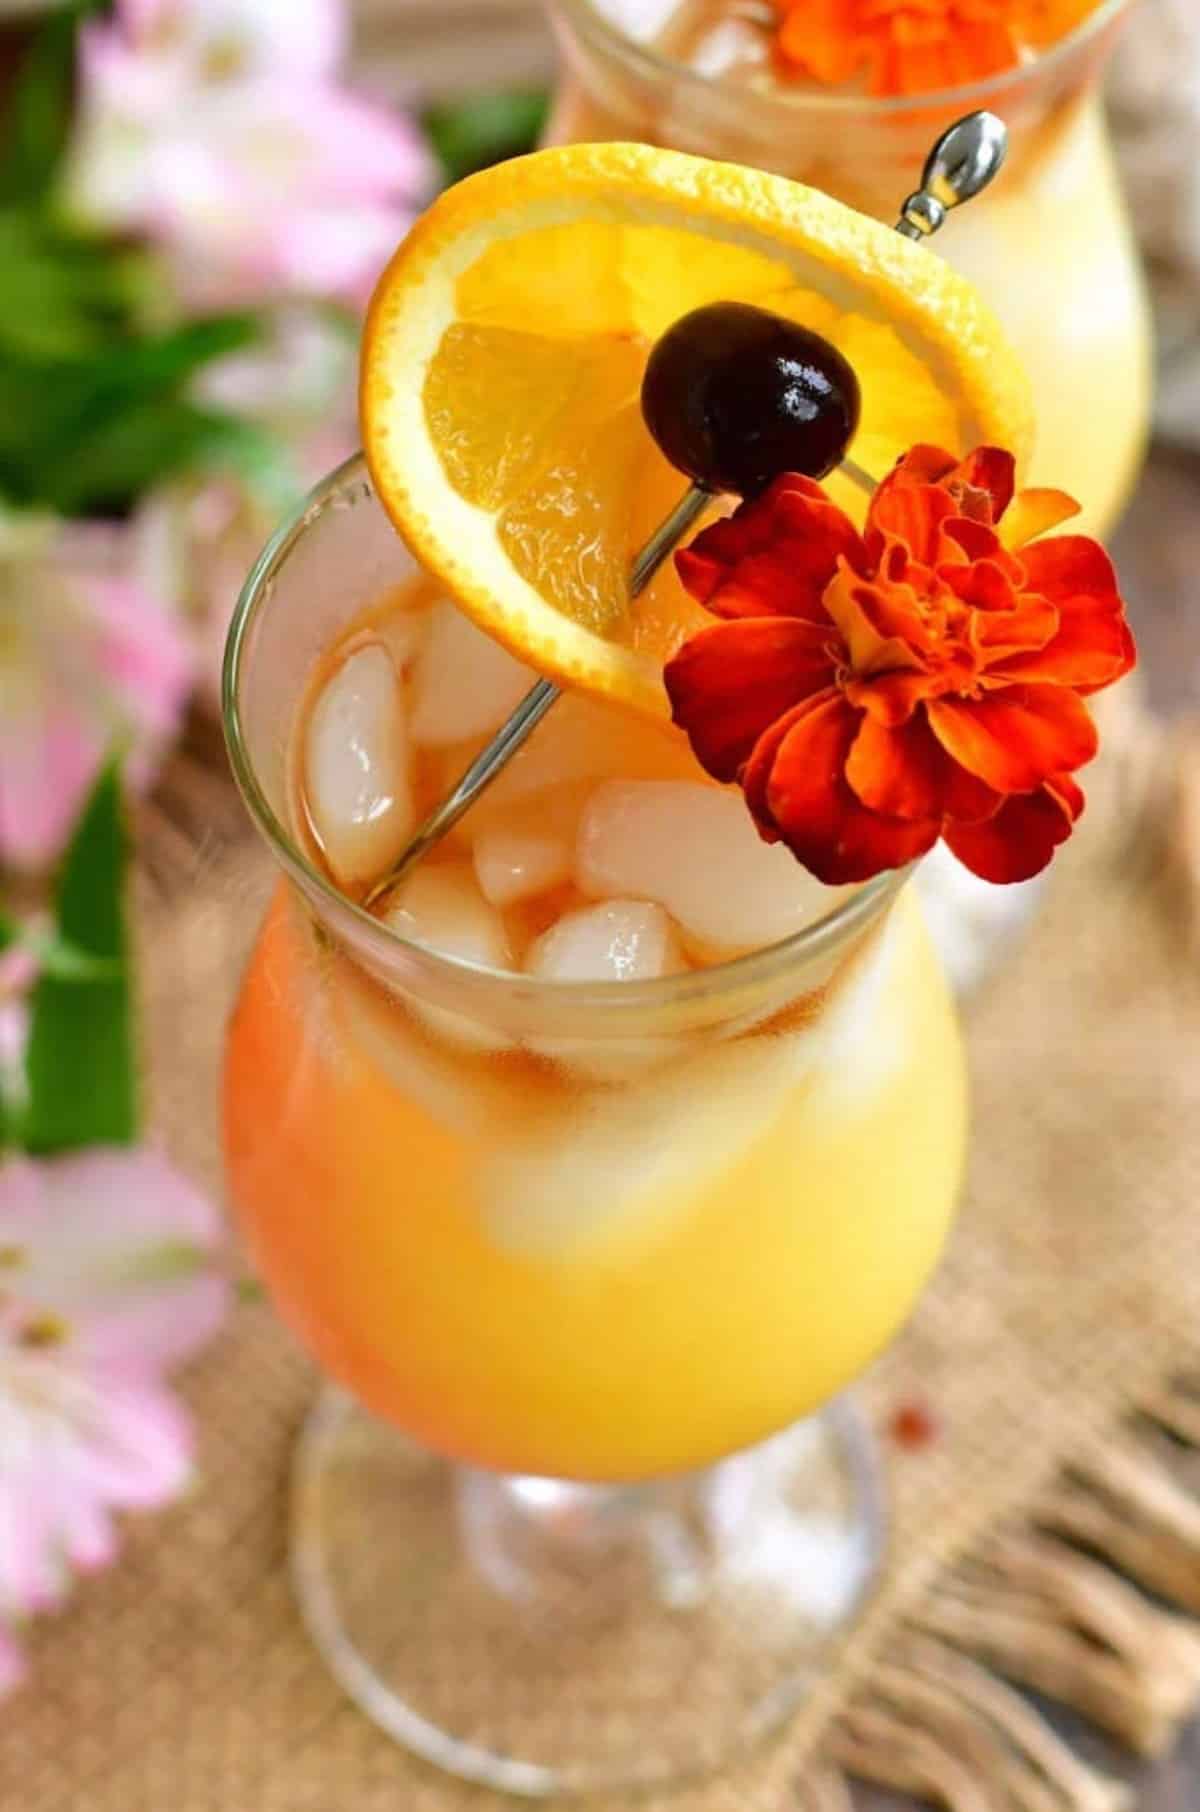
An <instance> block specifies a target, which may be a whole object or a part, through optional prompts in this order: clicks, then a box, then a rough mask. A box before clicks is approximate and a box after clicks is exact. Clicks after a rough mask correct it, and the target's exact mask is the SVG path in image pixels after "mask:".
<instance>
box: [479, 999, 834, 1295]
mask: <svg viewBox="0 0 1200 1812" xmlns="http://www.w3.org/2000/svg"><path fill="white" fill-rule="evenodd" d="M813 1053H814V1042H813V1039H812V1036H811V1034H810V1033H808V1032H806V1031H801V1032H795V1033H791V1034H789V1035H787V1036H785V1037H778V1038H751V1039H747V1040H744V1041H741V1042H739V1043H738V1044H736V1045H721V1046H717V1047H716V1048H709V1049H707V1050H701V1051H700V1052H698V1053H697V1054H696V1055H695V1056H690V1057H685V1059H684V1060H683V1061H682V1062H678V1063H676V1064H674V1065H673V1066H672V1067H671V1068H670V1069H669V1070H667V1071H666V1072H665V1073H664V1074H663V1075H661V1076H651V1077H649V1078H645V1079H642V1080H639V1081H637V1083H636V1084H635V1085H634V1086H632V1087H629V1088H624V1089H620V1090H618V1091H608V1090H603V1091H602V1090H594V1091H593V1092H592V1093H591V1095H590V1096H588V1097H586V1098H585V1099H584V1100H583V1101H582V1102H581V1103H580V1104H579V1105H578V1107H577V1109H576V1111H575V1112H574V1113H572V1114H571V1115H570V1116H569V1117H568V1116H563V1119H562V1124H561V1126H556V1128H555V1131H554V1133H553V1135H551V1134H550V1133H549V1132H548V1130H547V1128H546V1126H544V1125H543V1126H536V1125H535V1126H533V1127H530V1128H528V1129H521V1128H516V1129H514V1131H513V1132H512V1134H511V1136H510V1137H509V1138H508V1139H507V1140H505V1141H503V1142H502V1143H500V1144H498V1145H496V1146H493V1147H491V1148H490V1150H489V1152H488V1155H487V1156H486V1158H485V1159H484V1162H483V1164H482V1167H481V1171H480V1175H479V1184H478V1189H479V1203H480V1207H481V1209H482V1211H483V1213H484V1215H485V1218H486V1223H487V1227H488V1231H489V1232H490V1234H491V1236H492V1238H493V1239H494V1240H495V1241H496V1242H497V1244H499V1245H501V1246H502V1247H504V1248H505V1249H507V1250H509V1251H512V1252H515V1253H516V1254H518V1255H520V1256H529V1257H533V1258H540V1259H549V1260H556V1259H559V1260H561V1259H578V1258H581V1257H587V1258H591V1257H594V1256H604V1257H606V1258H609V1257H614V1256H618V1255H620V1256H624V1255H625V1254H626V1253H627V1252H641V1251H644V1250H646V1249H647V1248H651V1249H652V1248H653V1247H654V1246H655V1245H657V1244H658V1243H660V1242H661V1241H662V1240H663V1239H665V1238H666V1237H667V1236H668V1235H669V1234H670V1232H671V1231H672V1229H673V1227H674V1226H675V1225H676V1224H677V1223H678V1221H679V1220H680V1219H681V1218H682V1217H683V1216H685V1215H687V1214H689V1213H692V1212H694V1211H695V1210H697V1209H698V1208H700V1207H701V1206H702V1205H703V1203H704V1202H705V1200H706V1199H708V1198H709V1196H710V1195H711V1193H713V1192H715V1191H717V1190H719V1189H720V1188H721V1187H722V1186H723V1185H724V1184H725V1179H726V1178H727V1176H728V1174H729V1172H730V1171H732V1170H733V1169H734V1167H735V1166H736V1165H737V1164H738V1163H739V1162H740V1161H741V1160H742V1159H743V1158H744V1157H745V1156H746V1155H747V1154H748V1153H749V1152H750V1151H751V1150H752V1148H753V1146H754V1144H755V1143H756V1141H757V1140H758V1139H760V1138H762V1137H763V1135H764V1134H766V1133H767V1132H769V1131H770V1129H771V1127H772V1125H773V1124H775V1123H776V1122H777V1121H778V1120H779V1118H780V1116H781V1115H782V1114H783V1113H785V1112H786V1110H787V1105H788V1101H789V1099H790V1098H791V1096H792V1094H793V1092H794V1091H795V1090H796V1089H797V1088H799V1087H800V1085H801V1083H802V1082H804V1081H805V1080H806V1079H807V1076H808V1073H809V1071H810V1068H811V1065H812V1061H813Z"/></svg>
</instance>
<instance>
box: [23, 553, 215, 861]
mask: <svg viewBox="0 0 1200 1812" xmlns="http://www.w3.org/2000/svg"><path fill="white" fill-rule="evenodd" d="M127 532H129V533H130V534H132V533H133V531H127ZM111 534H112V531H110V530H108V529H107V528H103V527H98V528H96V529H95V530H91V529H89V527H88V526H87V525H78V526H73V527H72V528H71V529H69V530H56V529H54V528H53V527H52V526H51V525H49V524H45V523H35V524H21V525H19V526H18V525H15V524H14V523H12V522H8V523H6V522H5V521H4V520H3V519H2V518H0V863H4V862H8V863H10V864H12V865H14V866H16V867H25V868H35V867H39V866H41V865H43V864H45V863H47V862H49V861H51V860H52V859H53V858H54V857H55V856H56V855H57V854H58V852H59V850H60V849H61V847H62V845H63V843H64V841H65V839H66V836H67V833H68V832H69V830H70V828H71V826H72V824H73V823H74V821H75V819H76V817H77V816H78V813H79V810H80V808H81V806H82V804H83V801H84V799H85V798H86V796H87V793H88V790H89V788H90V786H91V784H92V781H93V780H94V779H95V776H96V773H97V770H98V769H99V766H100V764H101V762H102V761H103V760H104V758H105V756H106V754H107V753H108V751H109V749H110V748H111V747H112V745H113V743H114V741H117V742H120V741H122V740H123V741H125V742H126V743H127V744H128V746H129V757H130V759H129V769H128V772H129V775H130V778H131V780H132V781H133V783H134V785H144V784H145V783H146V782H147V781H148V780H149V779H150V778H151V777H152V775H153V772H154V768H155V764H156V760H157V757H158V756H159V754H160V753H161V751H162V750H163V748H164V747H165V746H166V744H167V743H168V741H169V740H170V738H171V736H172V735H173V734H174V732H175V730H176V728H177V726H178V723H179V720H180V717H181V715H182V711H183V706H184V704H185V702H186V699H187V695H188V691H189V689H190V686H191V681H192V656H191V652H190V650H189V647H188V644H187V640H186V637H185V636H184V634H183V631H182V629H181V627H180V625H179V624H178V622H177V621H176V620H175V619H174V618H173V617H172V616H171V615H170V614H169V613H168V612H167V611H166V610H164V609H161V608H160V607H159V606H158V605H157V603H156V602H155V600H154V598H153V597H152V596H151V595H150V594H149V593H148V592H147V591H146V589H145V587H144V585H143V584H142V582H141V580H140V578H139V576H138V573H137V570H136V564H135V561H134V560H133V558H132V556H131V557H130V559H129V560H128V561H126V562H125V563H124V564H125V570H122V561H121V560H114V559H112V558H111V551H112V550H111V548H110V547H109V540H110V537H111Z"/></svg>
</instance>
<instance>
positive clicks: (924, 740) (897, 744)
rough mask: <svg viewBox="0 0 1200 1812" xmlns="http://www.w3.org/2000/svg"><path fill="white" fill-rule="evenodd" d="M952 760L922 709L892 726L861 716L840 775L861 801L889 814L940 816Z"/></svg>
mask: <svg viewBox="0 0 1200 1812" xmlns="http://www.w3.org/2000/svg"><path fill="white" fill-rule="evenodd" d="M953 766H954V763H953V762H952V760H951V758H950V756H949V755H947V753H946V751H945V749H943V747H942V745H941V743H940V742H939V741H938V739H937V737H936V736H935V735H934V734H933V731H932V730H931V729H930V728H929V724H928V722H927V720H926V717H925V714H924V712H921V711H919V712H915V713H914V714H913V716H911V717H910V718H909V719H908V722H907V723H904V724H899V725H897V726H896V727H895V728H889V727H888V726H886V725H884V724H881V723H879V722H878V721H877V719H875V718H873V717H866V716H864V717H863V718H862V719H861V721H860V723H859V727H858V734H857V736H856V737H855V738H854V744H853V746H852V748H851V750H850V754H849V756H848V758H847V761H846V779H847V781H848V782H849V784H850V786H851V787H852V788H853V790H854V792H855V793H856V794H857V795H858V797H859V799H861V801H862V803H863V804H864V805H867V806H870V808H871V810H872V811H873V812H883V813H884V815H885V816H886V817H889V818H940V817H941V816H942V802H943V800H944V798H945V793H946V777H947V770H948V769H949V768H951V767H953Z"/></svg>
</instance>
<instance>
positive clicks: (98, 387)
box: [0, 314, 261, 516]
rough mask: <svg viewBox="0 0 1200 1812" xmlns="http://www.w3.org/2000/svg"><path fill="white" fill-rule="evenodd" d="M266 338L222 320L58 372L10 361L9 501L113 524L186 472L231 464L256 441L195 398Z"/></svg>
mask: <svg viewBox="0 0 1200 1812" xmlns="http://www.w3.org/2000/svg"><path fill="white" fill-rule="evenodd" d="M260 331H261V329H260V325H259V323H258V322H257V321H256V320H255V319H254V317H252V316H249V315H241V314H238V315H220V316H213V317H211V318H209V319H206V320H199V321H191V322H188V323H186V324H185V325H184V326H182V327H178V328H176V329H174V330H172V331H171V332H169V333H164V334H157V335H148V336H142V337H141V338H132V337H127V338H124V339H119V340H115V341H111V342H109V343H107V344H105V345H104V346H103V347H102V348H101V350H100V351H99V353H98V354H97V355H96V356H91V357H86V358H78V359H74V360H69V361H62V362H60V363H57V364H51V365H43V366H35V365H32V364H29V363H20V362H18V361H14V360H8V361H5V360H0V491H2V492H3V493H5V494H6V495H7V496H8V497H9V498H10V499H11V500H12V501H13V502H15V503H18V504H21V505H23V506H25V507H26V508H35V507H41V508H49V509H53V510H56V511H58V512H59V513H60V514H62V515H67V516H72V515H87V514H93V515H113V514H120V513H121V512H122V511H123V510H126V509H128V508H129V507H130V506H131V505H132V504H133V503H134V502H135V501H136V500H137V498H138V497H139V496H140V495H141V493H142V492H143V491H145V490H146V489H147V488H149V486H151V485H152V484H158V483H161V482H162V481H163V480H165V479H167V478H169V477H172V476H175V475H176V474H178V473H181V472H186V471H193V470H197V469H208V470H212V469H217V468H220V467H221V466H222V465H224V466H226V467H228V466H232V465H233V464H234V463H235V458H236V457H237V456H238V455H239V454H243V453H245V452H246V449H247V446H248V441H247V437H246V435H244V434H241V433H240V431H239V428H238V425H237V424H236V422H235V421H234V418H232V417H230V416H228V415H226V414H224V413H223V412H221V411H218V410H211V409H203V408H200V407H199V406H198V405H196V404H194V403H192V402H189V401H188V398H187V391H188V388H189V387H190V384H191V381H192V379H193V378H194V377H195V375H196V373H197V372H199V371H200V370H202V369H203V367H204V366H205V365H207V364H209V363H211V362H212V361H213V360H214V359H218V358H223V357H225V356H226V355H227V354H229V353H231V352H236V351H238V350H240V349H241V348H242V347H244V346H248V345H250V344H251V343H252V342H253V341H254V340H255V339H256V338H257V337H258V335H259V333H260ZM231 424H232V425H231ZM256 432H257V431H255V430H250V431H249V433H250V434H256ZM259 438H260V439H261V437H259Z"/></svg>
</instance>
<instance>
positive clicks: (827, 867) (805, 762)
mask: <svg viewBox="0 0 1200 1812" xmlns="http://www.w3.org/2000/svg"><path fill="white" fill-rule="evenodd" d="M859 722H860V718H859V714H858V713H857V712H856V711H854V710H853V709H852V707H851V706H850V705H849V704H848V703H847V702H846V700H845V699H844V698H843V697H842V696H841V694H840V693H838V692H834V691H831V692H829V693H827V694H824V695H820V696H818V697H816V698H813V699H810V700H809V702H808V704H807V705H805V706H801V707H800V709H799V710H798V711H795V712H793V713H792V714H791V718H790V721H789V722H788V724H787V728H786V731H785V732H784V734H783V735H782V736H778V735H777V734H776V731H774V730H773V731H771V732H770V733H769V736H770V744H769V749H768V751H767V752H766V753H769V756H770V759H769V762H768V761H767V760H766V759H764V761H763V766H769V774H768V775H767V779H766V785H765V799H766V807H767V816H768V818H769V822H770V823H771V824H772V825H773V827H774V828H775V830H777V831H778V833H779V835H780V836H781V837H782V839H783V841H784V842H785V843H786V844H787V846H788V848H789V849H790V850H791V851H792V854H793V855H794V856H795V857H796V858H797V860H798V861H799V862H801V863H802V864H803V866H804V867H805V868H807V869H808V870H809V872H810V874H814V875H815V876H816V877H817V879H818V880H819V881H823V882H825V884H826V885H827V886H830V887H840V886H847V885H849V884H850V883H852V882H856V881H866V880H869V879H870V878H871V876H872V875H877V874H880V873H882V872H883V870H884V869H889V868H901V867H903V866H904V865H905V864H906V863H908V862H911V861H914V860H915V859H916V857H917V856H920V855H924V853H925V852H926V850H929V849H932V847H933V845H934V844H935V843H936V842H937V838H938V830H939V821H938V820H937V819H936V818H930V819H920V820H905V819H900V818H888V817H884V816H883V815H882V814H880V813H878V812H873V811H871V810H870V809H869V808H868V807H867V806H865V805H863V804H862V802H861V800H859V799H858V798H857V797H856V795H855V794H854V792H853V791H852V789H851V788H850V786H849V785H848V783H847V781H846V777H845V766H846V760H847V757H848V756H849V753H850V749H851V747H852V745H853V742H854V739H855V736H856V734H857V731H858V726H859ZM777 728H778V727H777ZM758 761H759V751H758V750H756V751H755V754H754V756H753V757H752V758H751V762H750V763H749V764H748V766H747V772H746V780H747V783H748V785H747V794H748V796H749V782H750V780H751V769H752V768H754V767H755V765H756V763H758ZM761 780H762V776H761V772H760V773H759V774H758V775H756V776H755V785H756V789H761ZM756 815H757V814H756Z"/></svg>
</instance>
